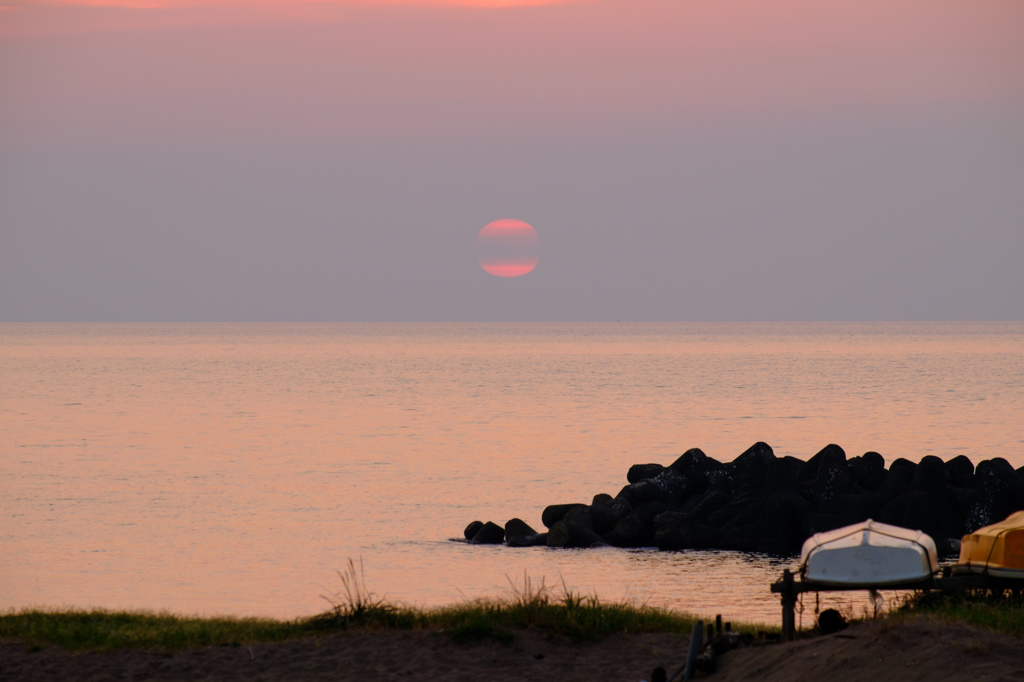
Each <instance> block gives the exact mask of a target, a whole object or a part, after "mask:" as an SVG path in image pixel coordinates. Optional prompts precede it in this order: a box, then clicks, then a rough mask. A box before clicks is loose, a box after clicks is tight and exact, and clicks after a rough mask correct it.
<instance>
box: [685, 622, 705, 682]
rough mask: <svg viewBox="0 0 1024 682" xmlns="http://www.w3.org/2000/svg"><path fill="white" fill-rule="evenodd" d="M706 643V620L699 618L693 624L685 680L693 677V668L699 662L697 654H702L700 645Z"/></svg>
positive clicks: (686, 681) (687, 680) (687, 681)
mask: <svg viewBox="0 0 1024 682" xmlns="http://www.w3.org/2000/svg"><path fill="white" fill-rule="evenodd" d="M703 643H704V621H702V620H698V621H697V622H696V623H694V624H693V633H692V634H691V635H690V653H689V654H688V655H687V656H686V670H685V671H684V672H683V682H689V681H690V680H692V679H693V672H694V671H693V668H694V665H695V664H696V663H697V656H698V655H699V654H700V645H701V644H703Z"/></svg>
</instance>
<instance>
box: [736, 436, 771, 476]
mask: <svg viewBox="0 0 1024 682" xmlns="http://www.w3.org/2000/svg"><path fill="white" fill-rule="evenodd" d="M774 462H775V452H774V451H772V446H770V445H768V444H767V443H761V442H757V443H754V444H753V445H751V446H750V447H749V448H747V449H746V450H744V451H743V454H741V455H740V456H739V457H737V458H736V459H734V460H733V461H732V462H730V464H731V465H732V468H733V470H735V471H741V470H743V469H745V468H747V467H749V466H752V465H759V466H762V467H768V466H771V465H772V464H773V463H774Z"/></svg>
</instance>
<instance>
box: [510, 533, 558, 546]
mask: <svg viewBox="0 0 1024 682" xmlns="http://www.w3.org/2000/svg"><path fill="white" fill-rule="evenodd" d="M505 542H506V544H508V546H509V547H542V546H544V545H547V544H548V534H547V533H534V534H533V535H513V536H511V537H509V538H506V540H505Z"/></svg>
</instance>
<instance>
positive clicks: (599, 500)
mask: <svg viewBox="0 0 1024 682" xmlns="http://www.w3.org/2000/svg"><path fill="white" fill-rule="evenodd" d="M613 499H614V498H613V497H612V496H611V495H609V494H608V493H598V494H597V495H594V499H593V501H591V503H590V506H592V507H596V506H599V505H600V506H604V505H609V504H611V503H612V501H613Z"/></svg>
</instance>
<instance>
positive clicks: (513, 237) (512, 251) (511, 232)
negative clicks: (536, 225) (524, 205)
mask: <svg viewBox="0 0 1024 682" xmlns="http://www.w3.org/2000/svg"><path fill="white" fill-rule="evenodd" d="M476 250H477V255H478V256H479V258H480V267H482V268H483V269H484V270H486V271H487V272H488V273H490V274H492V275H494V276H495V277H521V276H523V275H525V274H527V273H529V272H531V271H532V270H533V269H534V268H535V267H537V263H538V262H540V235H538V234H537V230H535V229H533V226H532V225H530V224H529V223H524V222H523V221H522V220H513V219H512V218H502V219H501V220H495V221H494V222H493V223H487V224H486V225H484V229H482V230H480V234H478V235H477V236H476Z"/></svg>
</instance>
